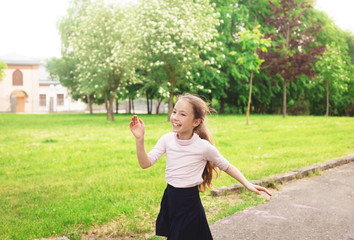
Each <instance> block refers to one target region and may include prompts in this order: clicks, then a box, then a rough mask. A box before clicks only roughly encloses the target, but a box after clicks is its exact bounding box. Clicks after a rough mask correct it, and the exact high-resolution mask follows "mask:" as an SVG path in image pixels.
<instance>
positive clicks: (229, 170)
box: [225, 164, 272, 196]
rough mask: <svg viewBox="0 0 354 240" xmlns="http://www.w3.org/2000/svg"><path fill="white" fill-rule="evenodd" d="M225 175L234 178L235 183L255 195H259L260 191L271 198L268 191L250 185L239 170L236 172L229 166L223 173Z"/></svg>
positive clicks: (235, 169) (234, 168) (233, 167)
mask: <svg viewBox="0 0 354 240" xmlns="http://www.w3.org/2000/svg"><path fill="white" fill-rule="evenodd" d="M225 172H226V173H227V174H229V175H230V176H231V177H233V178H235V179H236V180H237V181H239V182H240V183H241V184H242V185H243V186H245V187H246V188H247V189H248V190H250V191H252V192H254V193H256V194H257V195H260V194H261V193H260V191H263V192H265V193H266V194H268V195H269V196H272V194H271V193H270V192H269V191H268V189H266V188H264V187H261V186H258V185H255V184H252V183H250V182H249V181H248V180H247V179H246V178H245V177H244V176H243V174H242V173H241V172H240V170H238V169H237V168H236V167H235V166H233V165H232V164H230V166H229V167H228V168H227V169H226V171H225Z"/></svg>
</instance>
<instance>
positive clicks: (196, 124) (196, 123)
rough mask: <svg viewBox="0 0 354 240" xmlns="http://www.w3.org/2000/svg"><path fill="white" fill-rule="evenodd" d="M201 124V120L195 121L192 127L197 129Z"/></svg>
mask: <svg viewBox="0 0 354 240" xmlns="http://www.w3.org/2000/svg"><path fill="white" fill-rule="evenodd" d="M201 122H202V119H200V118H197V119H195V120H194V124H193V127H198V126H199V124H200V123H201Z"/></svg>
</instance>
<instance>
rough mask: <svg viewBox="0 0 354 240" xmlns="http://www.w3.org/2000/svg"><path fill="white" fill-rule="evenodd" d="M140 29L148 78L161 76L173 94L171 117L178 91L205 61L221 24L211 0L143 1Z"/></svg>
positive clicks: (163, 85)
mask: <svg viewBox="0 0 354 240" xmlns="http://www.w3.org/2000/svg"><path fill="white" fill-rule="evenodd" d="M138 9H139V13H138V15H137V22H138V26H137V28H138V29H137V31H138V32H139V33H140V34H141V39H140V41H139V44H138V46H139V49H140V50H142V51H143V54H142V58H141V59H142V60H143V62H144V65H145V67H144V72H146V76H147V79H150V81H153V80H152V78H151V77H149V76H152V75H154V78H156V79H158V80H159V81H161V82H159V84H156V85H158V86H161V87H163V88H164V89H165V91H167V92H168V93H169V101H168V103H169V109H168V119H169V117H170V115H171V113H172V108H173V99H174V95H175V92H176V91H178V90H179V88H180V87H181V86H183V85H184V86H188V78H186V76H190V75H191V72H190V71H191V69H192V68H193V66H195V65H196V64H200V63H201V59H200V57H199V56H200V52H201V50H202V49H203V48H207V49H211V47H212V46H210V43H211V41H210V40H211V39H212V38H213V37H214V36H215V35H216V34H217V31H216V29H215V25H216V24H217V23H218V21H217V19H216V16H217V14H216V13H215V12H214V8H213V7H212V6H211V5H210V4H209V1H208V0H198V1H193V0H142V1H141V3H140V5H139V6H138Z"/></svg>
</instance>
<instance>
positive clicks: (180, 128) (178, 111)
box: [170, 99, 200, 140]
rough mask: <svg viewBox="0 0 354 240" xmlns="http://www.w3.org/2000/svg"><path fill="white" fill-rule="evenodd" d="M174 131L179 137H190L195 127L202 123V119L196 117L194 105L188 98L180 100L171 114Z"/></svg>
mask: <svg viewBox="0 0 354 240" xmlns="http://www.w3.org/2000/svg"><path fill="white" fill-rule="evenodd" d="M170 120H171V124H172V131H173V132H176V133H177V136H178V138H179V139H184V140H186V139H190V138H191V137H192V135H193V129H194V128H195V127H196V126H198V125H199V124H200V119H195V118H194V111H193V107H192V105H191V104H190V103H189V102H188V101H186V100H183V99H182V100H179V101H178V102H177V103H176V105H175V107H174V108H173V110H172V114H171V118H170Z"/></svg>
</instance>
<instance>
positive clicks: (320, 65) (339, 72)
mask: <svg viewBox="0 0 354 240" xmlns="http://www.w3.org/2000/svg"><path fill="white" fill-rule="evenodd" d="M326 49H327V50H326V51H325V52H324V54H323V56H321V58H320V59H321V61H318V62H317V63H316V69H317V71H318V73H319V75H318V77H317V78H316V80H317V81H318V82H319V84H323V85H326V86H327V88H326V92H327V94H326V95H327V97H328V98H330V99H331V100H332V101H331V102H332V104H333V105H334V106H333V107H334V109H333V110H334V112H335V111H336V110H339V109H342V107H341V106H340V105H338V103H343V102H348V100H349V99H348V84H349V82H350V78H349V71H348V70H347V64H346V63H345V61H344V60H343V56H342V54H341V52H340V51H339V50H338V48H337V47H336V45H335V43H332V44H331V45H327V46H326ZM316 80H315V81H316ZM314 85H315V86H316V84H314ZM311 87H313V85H312V86H311ZM335 98H336V100H334V99H335ZM330 99H327V103H328V104H329V101H330ZM333 100H334V101H333ZM347 104H348V103H347ZM347 104H343V105H347ZM328 108H329V106H327V112H326V115H328V114H329V113H328ZM344 111H345V110H344Z"/></svg>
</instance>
